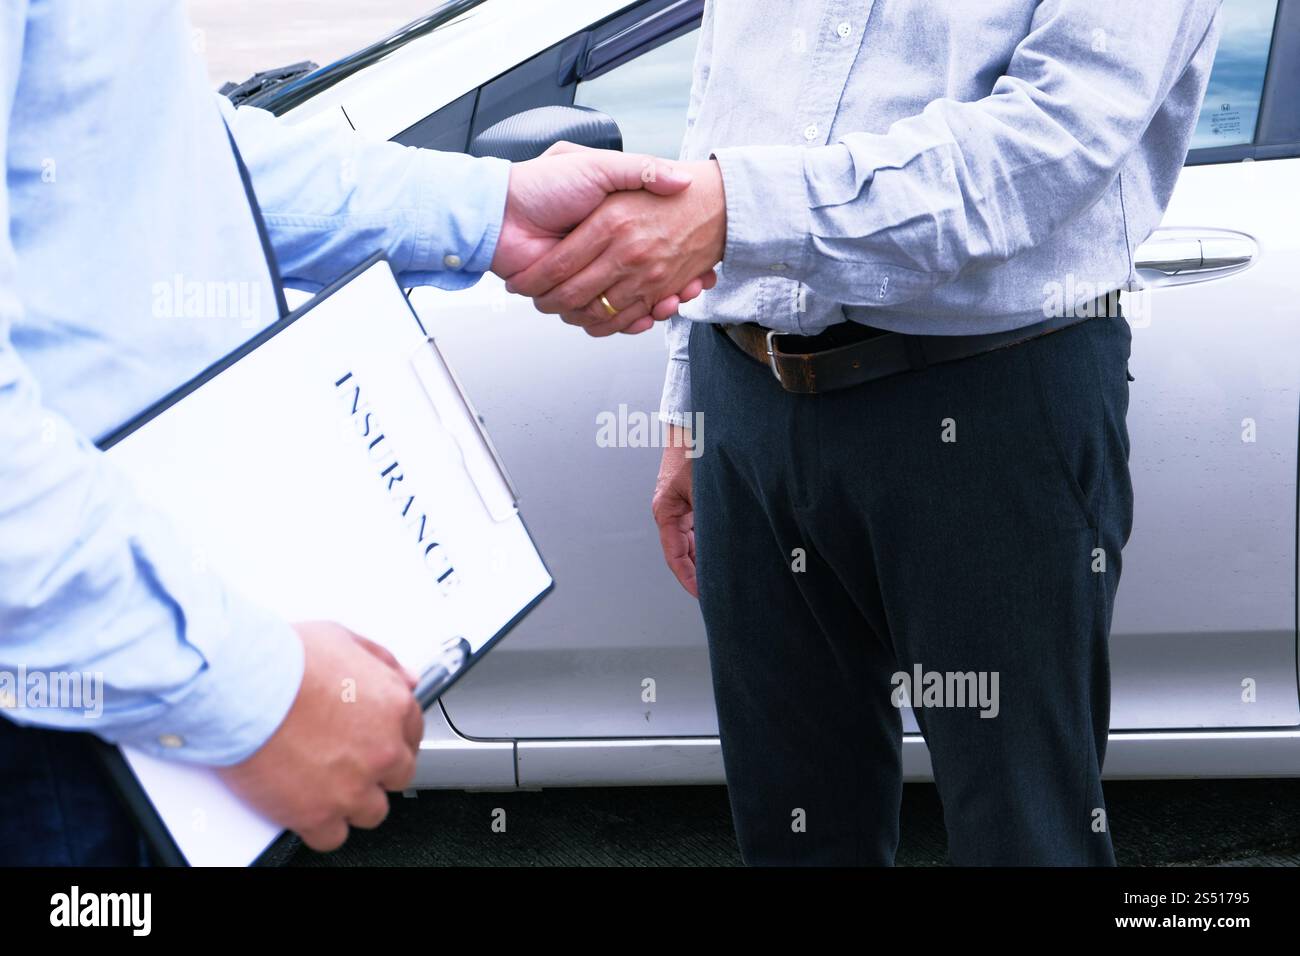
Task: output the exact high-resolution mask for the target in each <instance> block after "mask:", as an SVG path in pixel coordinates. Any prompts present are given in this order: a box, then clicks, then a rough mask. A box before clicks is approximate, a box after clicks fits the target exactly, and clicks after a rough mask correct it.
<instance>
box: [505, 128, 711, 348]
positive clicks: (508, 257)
mask: <svg viewBox="0 0 1300 956" xmlns="http://www.w3.org/2000/svg"><path fill="white" fill-rule="evenodd" d="M725 242H726V204H725V201H724V196H723V188H722V176H721V174H720V172H719V171H718V168H717V164H716V163H714V162H712V161H708V162H702V163H669V162H666V161H663V160H657V159H655V158H653V157H649V156H641V155H634V154H626V153H618V152H611V151H608V150H594V149H587V148H585V147H581V146H574V145H572V144H569V143H560V144H557V145H556V146H555V147H553V148H552V149H550V150H548V151H547V153H546V154H545V155H544V156H542V157H540V158H538V159H535V160H530V161H529V162H525V163H518V164H516V165H515V166H513V167H512V169H511V174H510V195H509V198H508V200H507V203H506V215H505V220H504V222H503V225H502V229H501V238H500V240H499V241H498V245H497V253H496V257H495V258H494V260H493V263H492V271H493V272H495V273H496V274H497V275H499V276H501V277H502V278H504V279H506V288H507V289H508V290H509V291H511V292H515V293H518V294H520V295H525V296H528V297H529V298H531V299H533V301H534V304H535V305H536V307H537V309H538V311H540V312H545V313H548V314H552V315H559V316H560V317H561V318H562V319H563V320H564V321H565V322H567V323H569V324H571V325H577V326H580V327H581V328H583V329H584V330H585V331H586V332H587V333H588V334H589V335H593V336H605V335H611V334H613V333H615V332H625V333H629V334H632V333H637V332H644V331H645V330H646V329H648V328H650V327H651V326H652V325H654V323H655V322H656V321H662V320H664V319H667V318H670V317H671V316H672V315H674V314H675V313H676V312H677V310H678V309H679V308H680V306H681V304H682V303H683V302H689V301H690V300H691V299H694V298H696V297H697V296H699V295H700V293H701V292H703V291H704V290H705V289H710V288H712V287H713V285H714V284H715V283H716V281H717V276H716V275H715V273H714V272H713V268H714V266H716V265H717V264H718V263H719V262H721V261H722V255H723V248H724V245H725Z"/></svg>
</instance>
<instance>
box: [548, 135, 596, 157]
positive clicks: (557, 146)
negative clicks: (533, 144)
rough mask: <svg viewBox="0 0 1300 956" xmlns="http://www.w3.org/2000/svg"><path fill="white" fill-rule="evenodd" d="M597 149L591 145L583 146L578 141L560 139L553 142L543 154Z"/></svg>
mask: <svg viewBox="0 0 1300 956" xmlns="http://www.w3.org/2000/svg"><path fill="white" fill-rule="evenodd" d="M594 152H596V150H594V149H592V148H591V147H590V146H581V145H579V144H578V143H570V142H569V141H568V140H564V139H562V140H559V141H558V142H555V143H552V144H551V146H550V147H549V148H548V149H547V150H546V152H544V153H542V155H543V156H562V155H563V154H565V153H594Z"/></svg>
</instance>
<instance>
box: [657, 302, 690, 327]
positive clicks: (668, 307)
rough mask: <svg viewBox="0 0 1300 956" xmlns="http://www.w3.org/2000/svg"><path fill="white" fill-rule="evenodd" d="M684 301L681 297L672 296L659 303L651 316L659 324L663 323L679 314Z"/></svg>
mask: <svg viewBox="0 0 1300 956" xmlns="http://www.w3.org/2000/svg"><path fill="white" fill-rule="evenodd" d="M682 301H683V300H682V299H681V298H680V297H678V296H675V295H670V296H669V297H668V298H666V299H664V300H663V301H662V302H660V303H658V304H657V305H656V306H655V307H654V309H653V310H651V313H650V315H651V316H652V317H653V318H654V319H655V320H656V321H659V322H663V321H665V320H666V319H671V318H672V317H673V316H674V315H676V314H677V313H678V311H680V309H681V307H682ZM687 301H689V300H687Z"/></svg>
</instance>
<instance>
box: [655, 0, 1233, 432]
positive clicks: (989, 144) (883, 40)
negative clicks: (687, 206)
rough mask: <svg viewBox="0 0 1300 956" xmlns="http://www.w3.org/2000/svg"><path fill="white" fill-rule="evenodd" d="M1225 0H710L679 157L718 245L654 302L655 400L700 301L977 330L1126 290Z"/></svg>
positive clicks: (768, 320)
mask: <svg viewBox="0 0 1300 956" xmlns="http://www.w3.org/2000/svg"><path fill="white" fill-rule="evenodd" d="M1220 3H1221V0H708V2H707V4H706V6H705V9H704V23H703V28H702V31H701V35H700V44H699V51H698V53H697V54H696V61H695V76H694V86H693V89H692V93H691V105H690V112H689V116H688V129H687V134H686V140H685V143H684V146H683V150H682V158H683V159H689V160H698V159H706V158H708V157H709V156H714V157H716V158H717V160H718V163H719V165H720V167H721V170H722V177H723V182H724V185H725V188H726V203H727V242H726V251H725V258H724V262H723V265H722V268H721V270H720V272H719V282H718V285H717V287H716V288H715V289H713V290H711V291H710V292H707V293H705V294H704V295H703V296H701V297H700V298H699V299H697V300H696V301H694V302H691V303H689V304H687V305H686V306H684V307H683V308H682V314H681V315H680V316H677V317H675V318H673V319H672V320H671V321H670V322H669V325H668V342H669V363H668V375H667V381H666V383H665V388H664V395H663V404H662V408H661V417H662V418H664V420H665V421H672V422H676V423H679V424H685V423H687V415H688V414H689V413H690V411H691V404H690V365H689V359H688V357H687V352H686V342H687V338H688V335H689V332H690V327H691V323H692V322H693V321H694V322H700V321H704V322H757V323H759V324H760V325H763V326H766V327H767V328H770V329H775V330H777V331H780V332H789V333H798V334H804V335H807V334H812V333H816V332H818V331H820V330H822V329H825V328H826V327H827V326H830V325H834V324H836V323H839V322H844V321H855V322H862V323H865V324H869V325H872V326H876V327H878V328H884V329H890V330H892V331H898V332H909V333H920V334H930V335H960V334H978V333H984V332H998V331H1003V330H1006V329H1012V328H1019V327H1022V326H1026V325H1032V324H1034V323H1036V322H1041V321H1043V319H1044V317H1045V316H1044V309H1045V306H1044V303H1045V302H1047V301H1049V300H1051V299H1054V298H1055V297H1057V296H1059V291H1058V290H1060V289H1066V288H1068V289H1074V290H1080V291H1086V290H1089V289H1091V290H1092V291H1091V292H1090V293H1088V294H1087V298H1088V299H1092V298H1095V297H1096V296H1097V295H1101V294H1104V293H1107V292H1111V291H1114V290H1116V289H1121V288H1130V289H1136V288H1140V283H1139V281H1138V278H1137V275H1136V272H1135V271H1134V267H1133V259H1134V250H1135V249H1136V248H1137V246H1139V245H1140V244H1141V243H1142V242H1143V241H1145V240H1146V238H1147V237H1148V236H1150V234H1151V232H1152V231H1153V230H1154V229H1155V227H1156V226H1157V225H1158V224H1159V222H1160V218H1161V216H1162V215H1163V212H1164V209H1165V206H1166V205H1167V203H1168V201H1169V198H1170V195H1171V194H1172V192H1173V188H1174V184H1175V182H1176V181H1177V179H1178V174H1179V171H1180V170H1181V168H1182V165H1183V163H1184V161H1185V159H1186V155H1187V150H1188V145H1189V143H1190V140H1191V136H1192V133H1193V131H1194V129H1195V126H1196V121H1197V117H1198V113H1199V109H1200V105H1201V101H1202V99H1203V98H1204V96H1205V89H1206V86H1207V85H1208V82H1209V75H1210V70H1211V67H1212V66H1213V62H1214V55H1215V51H1216V49H1217V47H1218V39H1219V23H1218V20H1219V18H1218V11H1219V6H1220ZM1070 305H1073V304H1072V303H1067V306H1070Z"/></svg>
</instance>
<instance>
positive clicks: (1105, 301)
mask: <svg viewBox="0 0 1300 956" xmlns="http://www.w3.org/2000/svg"><path fill="white" fill-rule="evenodd" d="M1079 312H1080V313H1086V314H1073V315H1065V316H1062V317H1060V318H1054V319H1049V320H1047V321H1046V322H1038V323H1035V324H1034V325H1030V326H1025V327H1023V328H1019V329H1011V330H1008V331H1006V332H994V333H991V334H986V335H906V334H903V333H901V332H888V331H886V330H884V329H877V328H872V327H871V326H869V325H862V324H861V323H858V322H844V323H841V324H839V325H833V326H831V327H830V328H828V329H827V330H826V331H824V332H821V333H818V334H817V335H790V334H786V333H783V332H773V331H772V330H770V329H766V328H764V327H763V326H761V325H757V324H755V323H753V322H744V323H741V324H732V325H722V324H719V325H717V328H718V329H719V331H721V332H722V333H723V334H725V335H726V336H727V338H729V339H731V341H732V342H734V343H735V344H736V345H737V346H738V347H739V348H740V350H741V351H742V352H744V353H745V354H746V355H748V356H750V357H751V358H753V359H754V361H756V362H759V363H761V364H763V365H766V366H767V367H768V368H770V369H771V370H772V374H773V375H775V376H776V380H777V381H778V382H780V383H781V387H782V388H784V389H785V390H786V391H787V392H795V393H796V394H800V395H816V394H819V393H822V392H832V391H835V390H837V389H841V388H852V387H853V386H855V385H863V384H865V383H867V382H874V381H876V380H877V379H882V378H887V377H889V376H891V375H898V374H900V373H902V372H913V371H920V370H921V369H924V368H928V367H929V366H931V365H942V364H943V363H945V362H956V361H959V360H961V359H965V358H971V357H973V356H976V355H982V354H984V353H985V352H993V351H996V350H998V349H1005V348H1010V347H1011V346H1013V345H1020V344H1021V343H1022V342H1028V341H1030V340H1031V339H1036V338H1041V337H1042V336H1044V335H1051V334H1052V333H1053V332H1059V331H1061V330H1062V329H1068V328H1070V327H1071V326H1074V325H1078V324H1080V323H1081V322H1086V321H1087V320H1088V319H1093V318H1103V317H1109V316H1111V315H1112V314H1113V315H1116V316H1118V315H1120V314H1121V313H1120V309H1119V297H1118V295H1117V294H1114V295H1110V296H1102V297H1101V298H1100V299H1097V300H1096V301H1095V302H1093V303H1092V304H1091V306H1090V307H1089V308H1085V309H1081V310H1079Z"/></svg>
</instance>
